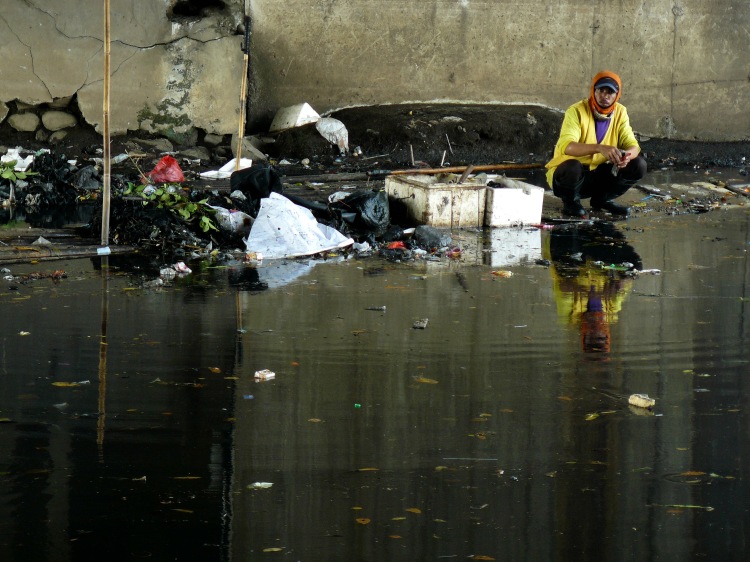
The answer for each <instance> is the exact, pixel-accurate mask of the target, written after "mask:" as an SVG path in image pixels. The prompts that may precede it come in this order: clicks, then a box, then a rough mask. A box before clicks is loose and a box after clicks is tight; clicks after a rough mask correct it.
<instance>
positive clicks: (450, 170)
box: [388, 164, 544, 176]
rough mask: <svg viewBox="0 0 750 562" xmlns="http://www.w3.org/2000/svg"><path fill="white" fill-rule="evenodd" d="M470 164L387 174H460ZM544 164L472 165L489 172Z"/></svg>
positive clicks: (538, 166)
mask: <svg viewBox="0 0 750 562" xmlns="http://www.w3.org/2000/svg"><path fill="white" fill-rule="evenodd" d="M469 167H470V166H449V167H447V168H414V169H413V170H391V171H390V172H388V174H390V175H393V176H399V175H407V174H426V175H434V174H444V173H450V174H460V173H463V172H465V171H466V170H467V169H468V168H469ZM543 167H544V164H481V165H479V166H474V169H473V170H472V171H474V172H489V171H492V170H531V169H534V168H543Z"/></svg>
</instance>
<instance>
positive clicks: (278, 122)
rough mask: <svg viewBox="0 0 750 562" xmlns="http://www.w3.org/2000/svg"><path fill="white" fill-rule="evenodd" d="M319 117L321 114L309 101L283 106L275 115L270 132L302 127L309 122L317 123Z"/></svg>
mask: <svg viewBox="0 0 750 562" xmlns="http://www.w3.org/2000/svg"><path fill="white" fill-rule="evenodd" d="M318 119H320V115H318V112H317V111H315V110H314V109H313V108H312V107H310V104H308V103H300V104H297V105H292V106H289V107H282V108H281V109H279V110H278V111H277V112H276V115H274V117H273V121H272V122H271V126H270V127H269V128H268V132H269V133H278V132H280V131H284V130H286V129H291V128H293V127H301V126H302V125H307V124H308V123H316V122H317V121H318Z"/></svg>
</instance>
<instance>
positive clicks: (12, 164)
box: [0, 160, 36, 205]
mask: <svg viewBox="0 0 750 562" xmlns="http://www.w3.org/2000/svg"><path fill="white" fill-rule="evenodd" d="M17 163H18V160H9V161H7V162H0V178H3V179H5V180H8V182H10V196H9V197H8V201H7V202H6V203H10V204H11V205H13V204H14V203H15V202H16V182H18V180H25V179H26V178H27V177H29V176H35V175H36V172H22V171H20V170H16V164H17Z"/></svg>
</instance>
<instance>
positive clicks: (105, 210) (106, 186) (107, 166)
mask: <svg viewBox="0 0 750 562" xmlns="http://www.w3.org/2000/svg"><path fill="white" fill-rule="evenodd" d="M109 1H110V0H104V114H103V116H102V129H103V133H104V150H103V154H102V160H103V162H102V165H103V167H104V170H103V172H104V178H103V182H104V183H103V187H102V239H101V243H102V246H107V245H108V244H109V213H110V197H111V169H112V162H111V160H110V145H109V142H110V140H109V87H110V84H109V73H110V67H109V61H110V16H109Z"/></svg>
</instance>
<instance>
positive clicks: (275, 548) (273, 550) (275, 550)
mask: <svg viewBox="0 0 750 562" xmlns="http://www.w3.org/2000/svg"><path fill="white" fill-rule="evenodd" d="M283 550H284V549H283V548H279V547H277V546H272V547H270V548H264V549H263V552H281V551H283Z"/></svg>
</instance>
